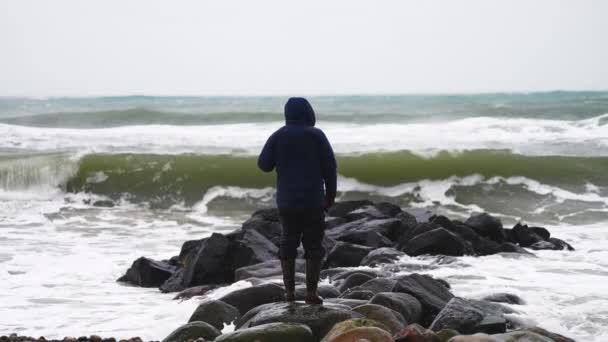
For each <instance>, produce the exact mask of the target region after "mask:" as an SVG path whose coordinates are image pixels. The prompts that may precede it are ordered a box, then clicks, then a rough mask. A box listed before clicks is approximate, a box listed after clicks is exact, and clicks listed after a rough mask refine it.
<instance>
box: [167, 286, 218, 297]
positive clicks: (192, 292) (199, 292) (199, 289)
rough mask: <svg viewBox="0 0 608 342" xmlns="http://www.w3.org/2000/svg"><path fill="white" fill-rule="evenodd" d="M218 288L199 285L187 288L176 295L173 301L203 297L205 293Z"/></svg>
mask: <svg viewBox="0 0 608 342" xmlns="http://www.w3.org/2000/svg"><path fill="white" fill-rule="evenodd" d="M217 287H218V285H199V286H194V287H189V288H187V289H185V290H183V291H181V292H180V293H178V294H177V295H176V296H175V297H173V299H181V300H188V299H190V298H192V297H195V296H203V295H205V294H206V293H207V292H209V291H211V290H214V289H216V288H217Z"/></svg>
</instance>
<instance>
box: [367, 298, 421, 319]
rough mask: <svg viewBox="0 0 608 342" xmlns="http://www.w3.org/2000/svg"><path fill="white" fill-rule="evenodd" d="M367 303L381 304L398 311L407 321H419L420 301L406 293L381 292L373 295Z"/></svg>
mask: <svg viewBox="0 0 608 342" xmlns="http://www.w3.org/2000/svg"><path fill="white" fill-rule="evenodd" d="M369 304H377V305H382V306H384V307H386V308H389V309H391V310H395V311H397V312H398V313H400V314H401V315H402V316H403V318H405V321H406V322H408V323H418V322H420V316H421V314H422V306H421V305H420V302H419V301H418V300H417V299H416V298H414V297H412V296H411V295H409V294H407V293H395V292H381V293H378V294H377V295H375V296H374V297H373V298H372V299H371V300H370V301H369Z"/></svg>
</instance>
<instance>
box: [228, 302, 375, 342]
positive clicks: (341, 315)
mask: <svg viewBox="0 0 608 342" xmlns="http://www.w3.org/2000/svg"><path fill="white" fill-rule="evenodd" d="M351 318H363V316H362V315H361V314H359V313H356V312H353V311H351V310H349V309H347V308H345V307H344V306H342V305H332V304H323V305H306V304H302V303H298V302H296V303H273V304H267V305H263V306H260V307H257V308H255V310H252V312H249V313H247V314H246V315H245V316H244V317H243V318H242V319H241V321H242V322H241V321H239V325H238V329H239V330H240V329H246V328H250V327H255V326H260V325H264V324H268V323H278V322H294V323H301V324H305V325H307V326H308V327H309V328H310V329H311V330H312V333H313V336H314V338H315V341H318V340H320V339H321V338H322V337H323V336H325V335H326V334H327V333H328V332H329V330H330V329H331V328H332V327H333V326H334V324H336V323H338V322H342V321H344V320H347V319H351ZM244 319H246V321H243V320H244Z"/></svg>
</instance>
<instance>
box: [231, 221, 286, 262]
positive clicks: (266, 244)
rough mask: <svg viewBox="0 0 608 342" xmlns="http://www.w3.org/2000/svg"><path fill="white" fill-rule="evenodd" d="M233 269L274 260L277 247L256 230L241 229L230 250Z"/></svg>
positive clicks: (276, 256) (276, 255) (277, 250)
mask: <svg viewBox="0 0 608 342" xmlns="http://www.w3.org/2000/svg"><path fill="white" fill-rule="evenodd" d="M230 255H231V257H232V260H233V264H234V269H237V268H240V267H244V266H250V265H255V264H259V263H262V262H265V261H270V260H276V259H277V258H278V255H279V249H278V247H277V246H276V245H274V244H273V243H272V242H271V241H270V240H268V239H267V238H266V237H264V236H263V235H262V234H260V233H259V232H258V231H256V230H253V229H252V230H243V231H242V232H241V233H240V234H238V235H236V239H235V243H234V247H233V248H232V249H231V250H230Z"/></svg>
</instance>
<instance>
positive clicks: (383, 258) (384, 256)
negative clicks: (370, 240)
mask: <svg viewBox="0 0 608 342" xmlns="http://www.w3.org/2000/svg"><path fill="white" fill-rule="evenodd" d="M403 256H405V253H403V252H401V251H398V250H396V249H394V248H392V247H384V248H377V249H374V250H373V251H371V252H369V254H368V255H367V256H365V258H363V260H361V266H370V267H375V266H377V265H379V264H391V263H394V262H395V261H397V260H398V259H399V258H401V257H403Z"/></svg>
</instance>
